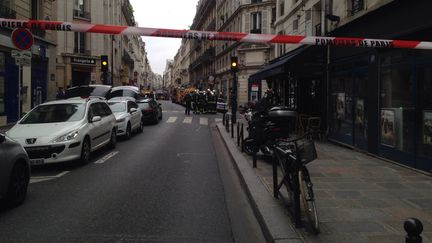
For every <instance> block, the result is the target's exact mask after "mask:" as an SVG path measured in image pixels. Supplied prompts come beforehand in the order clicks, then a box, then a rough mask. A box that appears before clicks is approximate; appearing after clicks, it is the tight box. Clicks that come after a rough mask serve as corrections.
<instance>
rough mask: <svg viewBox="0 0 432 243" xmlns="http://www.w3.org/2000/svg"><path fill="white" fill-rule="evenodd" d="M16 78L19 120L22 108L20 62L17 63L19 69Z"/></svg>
mask: <svg viewBox="0 0 432 243" xmlns="http://www.w3.org/2000/svg"><path fill="white" fill-rule="evenodd" d="M18 80H19V85H18V120H20V119H21V114H22V110H23V101H22V89H23V74H22V65H21V64H20V65H19V70H18Z"/></svg>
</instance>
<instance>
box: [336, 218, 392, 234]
mask: <svg viewBox="0 0 432 243" xmlns="http://www.w3.org/2000/svg"><path fill="white" fill-rule="evenodd" d="M329 225H330V230H331V231H332V232H333V233H353V232H356V233H371V232H373V233H387V232H388V230H387V229H386V228H385V227H383V226H382V225H381V224H379V223H377V222H371V221H356V222H349V221H343V222H332V223H329Z"/></svg>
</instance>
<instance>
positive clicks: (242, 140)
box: [240, 123, 244, 152]
mask: <svg viewBox="0 0 432 243" xmlns="http://www.w3.org/2000/svg"><path fill="white" fill-rule="evenodd" d="M240 137H241V139H240V141H241V151H242V152H244V128H243V123H242V124H241V131H240Z"/></svg>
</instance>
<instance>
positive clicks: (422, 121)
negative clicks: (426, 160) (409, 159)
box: [416, 67, 432, 157]
mask: <svg viewBox="0 0 432 243" xmlns="http://www.w3.org/2000/svg"><path fill="white" fill-rule="evenodd" d="M416 72H417V73H416V76H417V82H418V90H419V95H418V112H417V118H418V119H417V126H416V127H417V134H419V136H417V145H418V146H417V153H418V154H419V155H422V156H427V157H432V99H431V97H430V96H431V94H432V67H421V68H418V69H417V70H416Z"/></svg>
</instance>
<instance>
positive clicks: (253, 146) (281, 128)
mask: <svg viewBox="0 0 432 243" xmlns="http://www.w3.org/2000/svg"><path fill="white" fill-rule="evenodd" d="M245 116H246V119H247V120H248V128H247V130H248V132H249V136H248V137H247V138H246V139H245V140H244V150H245V152H246V154H248V155H253V154H256V153H257V152H258V151H259V150H261V152H262V153H263V154H264V155H271V150H270V146H271V144H272V143H273V142H274V140H275V139H278V138H288V137H289V136H290V133H291V132H292V131H293V129H294V128H295V124H296V121H297V112H296V111H292V110H289V109H288V108H287V107H284V106H276V107H273V108H271V109H270V110H268V111H261V112H253V111H248V113H246V115H245Z"/></svg>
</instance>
